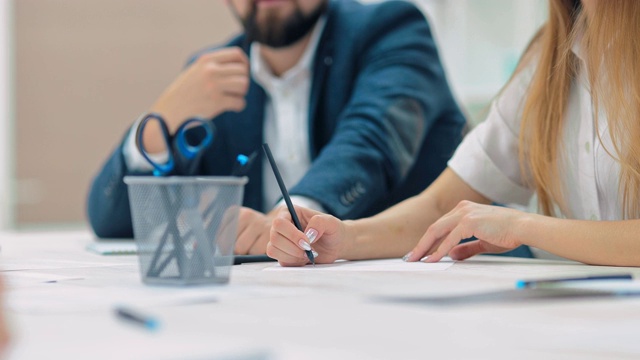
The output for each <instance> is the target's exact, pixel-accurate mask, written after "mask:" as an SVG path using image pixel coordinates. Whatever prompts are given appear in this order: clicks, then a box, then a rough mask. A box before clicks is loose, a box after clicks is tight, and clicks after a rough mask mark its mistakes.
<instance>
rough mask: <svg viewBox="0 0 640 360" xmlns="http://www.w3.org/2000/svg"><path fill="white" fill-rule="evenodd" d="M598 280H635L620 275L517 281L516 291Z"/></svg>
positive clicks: (631, 277) (625, 275)
mask: <svg viewBox="0 0 640 360" xmlns="http://www.w3.org/2000/svg"><path fill="white" fill-rule="evenodd" d="M598 280H633V275H631V274H618V275H593V276H581V277H573V278H557V279H542V280H518V281H516V289H526V288H540V287H545V286H548V285H551V286H553V284H558V283H564V282H574V281H598Z"/></svg>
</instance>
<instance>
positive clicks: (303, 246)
mask: <svg viewBox="0 0 640 360" xmlns="http://www.w3.org/2000/svg"><path fill="white" fill-rule="evenodd" d="M298 245H300V247H301V248H302V249H304V250H306V251H309V250H311V245H309V244H308V243H307V242H306V241H304V240H302V239H300V240H299V241H298Z"/></svg>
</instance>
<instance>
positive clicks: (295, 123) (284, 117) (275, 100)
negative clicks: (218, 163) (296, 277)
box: [123, 17, 326, 211]
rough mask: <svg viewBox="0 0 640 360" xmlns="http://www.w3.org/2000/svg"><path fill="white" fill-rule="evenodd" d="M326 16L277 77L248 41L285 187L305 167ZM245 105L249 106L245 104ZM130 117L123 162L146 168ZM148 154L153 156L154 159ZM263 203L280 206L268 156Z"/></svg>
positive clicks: (162, 157)
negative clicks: (315, 69) (314, 81)
mask: <svg viewBox="0 0 640 360" xmlns="http://www.w3.org/2000/svg"><path fill="white" fill-rule="evenodd" d="M325 22H326V19H325V18H324V17H322V18H320V19H319V21H318V23H317V24H316V25H315V27H314V29H313V31H312V34H311V38H310V41H309V44H308V45H307V48H306V49H305V51H304V53H303V55H302V57H301V58H300V60H299V61H298V63H297V64H296V65H295V66H293V67H292V68H291V69H289V70H288V71H287V72H285V73H284V74H282V76H280V77H277V76H275V75H273V72H272V71H271V69H270V68H269V66H268V65H267V63H266V62H265V60H264V59H263V57H262V56H261V54H260V46H261V45H260V44H258V43H255V42H254V43H252V44H251V50H250V51H251V54H250V55H251V56H250V65H251V76H252V77H253V79H254V80H255V81H256V82H257V83H258V84H259V85H260V86H262V88H263V89H264V90H265V92H266V94H267V99H266V101H265V113H264V114H265V118H264V140H265V141H266V142H267V143H268V144H269V147H270V148H271V151H272V153H273V157H274V159H275V160H276V163H277V164H278V170H279V171H280V174H281V175H282V178H283V180H284V183H285V184H286V185H287V187H288V188H290V187H293V186H294V185H296V184H297V183H298V182H299V181H300V179H302V177H303V176H304V174H305V173H306V172H307V171H308V170H309V167H310V166H311V156H310V144H309V98H310V96H311V81H312V75H313V68H312V67H313V59H314V55H315V52H316V49H317V47H318V42H319V41H320V36H321V34H322V31H323V30H324V26H325ZM247 106H251V104H248V105H247ZM139 121H140V120H138V121H136V123H135V124H134V126H133V128H132V129H131V131H130V133H129V136H128V137H127V140H126V141H125V144H124V147H123V154H124V158H125V163H126V164H127V167H128V168H129V169H130V170H140V171H149V170H151V169H152V168H151V165H149V164H148V163H147V161H146V160H145V159H144V157H143V156H142V154H141V153H140V152H139V151H138V149H137V148H136V145H135V139H134V136H135V129H136V128H137V124H138V123H139ZM154 156H155V159H157V160H159V162H166V161H167V160H166V159H167V154H166V153H165V154H155V155H154ZM155 159H154V160H155ZM263 159H264V160H263V161H264V163H263V193H264V198H263V205H264V208H265V209H270V208H272V207H274V206H280V205H282V204H283V202H282V201H280V203H278V201H279V200H280V199H281V198H282V194H281V193H280V188H279V187H278V183H277V182H276V179H275V177H274V175H273V171H272V170H271V166H270V165H269V163H268V160H267V159H266V157H265V156H263ZM291 201H292V202H293V203H294V204H296V205H300V206H304V207H307V208H311V209H315V210H318V211H323V210H324V209H323V207H322V206H321V205H320V204H319V203H318V202H317V201H315V200H312V199H309V198H306V197H303V196H292V197H291Z"/></svg>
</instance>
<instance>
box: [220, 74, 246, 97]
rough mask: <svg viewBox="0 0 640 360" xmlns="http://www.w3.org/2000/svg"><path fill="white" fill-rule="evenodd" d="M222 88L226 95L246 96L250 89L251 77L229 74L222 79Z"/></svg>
mask: <svg viewBox="0 0 640 360" xmlns="http://www.w3.org/2000/svg"><path fill="white" fill-rule="evenodd" d="M219 85H220V89H221V90H222V92H223V93H224V94H225V95H232V96H241V97H244V96H245V95H246V94H247V91H249V79H247V77H245V76H238V75H234V76H229V77H226V78H224V79H221V80H220V83H219Z"/></svg>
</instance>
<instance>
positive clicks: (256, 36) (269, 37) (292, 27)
mask: <svg viewBox="0 0 640 360" xmlns="http://www.w3.org/2000/svg"><path fill="white" fill-rule="evenodd" d="M327 3H328V2H327V1H324V2H322V4H321V5H320V6H318V8H317V9H315V10H314V11H313V12H311V13H310V14H308V15H305V14H303V13H302V11H300V9H299V8H296V10H295V12H294V13H293V15H291V16H290V17H289V18H288V19H285V20H283V21H279V20H278V18H277V17H276V15H275V14H272V16H269V17H268V18H267V19H266V21H265V22H264V24H262V25H261V26H260V25H258V24H257V22H256V13H257V6H256V4H255V3H254V4H253V7H252V9H251V13H249V16H248V17H247V18H246V20H245V21H243V25H244V29H245V32H246V36H247V41H248V42H253V41H257V42H259V43H261V44H264V45H266V46H268V47H272V48H281V47H287V46H289V45H292V44H295V43H296V42H298V41H299V40H300V39H302V38H303V37H304V36H305V35H307V34H308V33H309V32H310V31H311V29H313V27H314V26H315V24H316V22H318V19H319V18H320V17H321V16H322V14H324V13H325V11H326V10H327Z"/></svg>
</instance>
